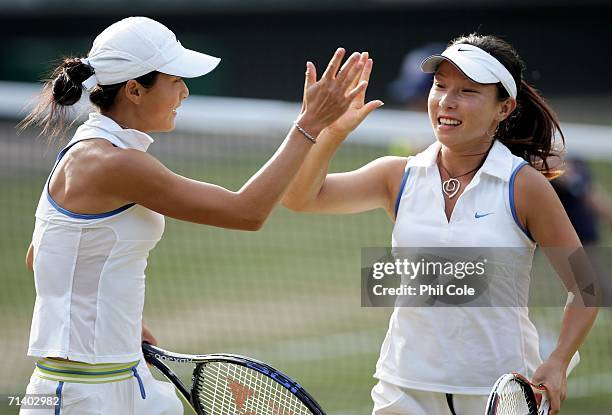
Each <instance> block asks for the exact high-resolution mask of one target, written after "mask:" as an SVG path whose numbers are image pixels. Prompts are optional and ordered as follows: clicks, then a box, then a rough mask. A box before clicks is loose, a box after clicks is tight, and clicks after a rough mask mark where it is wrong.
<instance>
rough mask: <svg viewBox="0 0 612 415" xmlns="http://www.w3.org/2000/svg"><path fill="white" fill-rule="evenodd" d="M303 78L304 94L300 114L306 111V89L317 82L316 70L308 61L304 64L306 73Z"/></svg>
mask: <svg viewBox="0 0 612 415" xmlns="http://www.w3.org/2000/svg"><path fill="white" fill-rule="evenodd" d="M304 78H305V79H304V93H303V96H302V108H301V109H300V114H301V113H303V112H304V111H306V93H307V91H308V87H310V86H311V85H313V84H314V83H315V82H316V81H317V69H316V68H315V66H314V64H313V63H312V62H310V61H308V62H306V73H305V76H304Z"/></svg>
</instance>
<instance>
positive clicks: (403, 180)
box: [395, 168, 410, 219]
mask: <svg viewBox="0 0 612 415" xmlns="http://www.w3.org/2000/svg"><path fill="white" fill-rule="evenodd" d="M409 175H410V168H407V169H406V171H404V177H402V184H400V189H399V193H398V194H397V199H395V218H396V219H397V211H398V210H399V205H400V200H402V193H404V187H405V186H406V181H407V180H408V176H409Z"/></svg>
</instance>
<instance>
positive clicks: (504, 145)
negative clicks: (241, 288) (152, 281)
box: [283, 34, 596, 415]
mask: <svg viewBox="0 0 612 415" xmlns="http://www.w3.org/2000/svg"><path fill="white" fill-rule="evenodd" d="M371 64H372V63H371V60H368V64H367V66H366V67H365V68H364V72H363V75H362V79H363V80H367V79H368V78H369V73H370V70H371ZM523 67H524V64H523V63H522V61H521V59H520V58H519V56H518V54H517V53H516V51H515V50H514V49H513V48H512V46H511V45H509V44H508V43H506V42H505V41H503V40H500V39H499V38H496V37H494V36H482V35H478V34H472V35H469V36H465V37H460V38H458V39H455V40H453V41H452V42H451V43H450V44H449V46H448V48H447V49H446V50H445V51H444V52H443V53H442V54H441V55H434V56H430V57H429V58H427V59H425V60H424V61H423V63H422V66H421V68H422V70H423V71H425V72H432V73H434V81H433V85H432V86H431V90H430V92H429V98H428V112H429V117H430V121H431V124H432V127H433V131H434V134H435V136H436V139H437V140H436V142H435V143H433V144H432V145H431V146H429V147H428V148H427V149H426V150H424V151H423V152H422V153H419V154H418V155H416V156H414V157H408V158H407V159H406V158H401V157H383V158H380V159H377V160H374V161H372V162H371V163H369V164H367V165H365V166H364V167H362V168H360V169H358V170H355V171H351V172H346V173H339V174H328V173H327V170H328V165H329V162H330V160H331V158H332V157H333V154H334V153H335V151H336V150H337V149H338V147H339V146H340V145H341V143H342V142H343V140H344V139H345V138H346V137H347V135H348V134H349V133H350V132H351V131H352V130H353V129H354V128H356V127H357V126H358V125H359V123H360V122H361V121H362V120H363V119H364V118H365V117H366V116H367V115H368V114H369V113H370V112H371V111H372V110H373V109H375V108H376V107H378V106H379V105H380V102H378V101H371V102H368V103H365V101H364V95H363V94H360V95H359V96H358V97H357V98H356V100H355V102H354V103H353V105H352V106H351V109H350V110H349V111H348V112H347V113H346V114H344V115H343V116H342V117H340V118H339V119H338V120H337V121H336V122H335V123H333V124H332V125H331V126H330V127H328V128H326V129H325V130H324V131H323V132H322V133H321V135H320V139H319V145H318V146H317V147H316V149H314V150H313V151H312V152H311V153H310V154H309V155H308V157H307V159H306V161H305V163H304V164H303V166H302V167H301V169H300V171H299V173H298V175H297V176H296V178H295V179H294V181H293V182H292V184H291V186H290V187H289V189H288V191H287V193H286V194H285V196H284V198H283V203H284V205H285V206H287V207H289V208H290V209H293V210H296V211H304V212H324V213H325V212H327V213H356V212H364V211H368V210H372V209H377V208H382V209H385V210H386V211H387V212H388V214H389V216H390V217H391V219H392V220H394V221H395V225H394V228H393V235H392V245H393V246H394V247H432V246H433V247H444V246H447V247H458V246H459V247H460V246H463V247H470V246H471V247H496V246H497V247H517V248H520V249H522V250H523V251H524V252H527V253H528V254H527V255H523V257H522V258H521V259H520V260H517V262H516V263H515V267H516V268H515V270H514V271H515V275H516V278H517V281H521V282H524V281H528V278H529V271H530V268H531V263H532V259H533V252H534V249H535V247H536V244H539V245H541V246H545V247H566V248H570V249H568V251H572V250H573V249H574V248H578V247H580V246H581V245H580V240H579V239H578V237H577V236H576V232H575V231H574V229H573V228H572V225H571V223H570V222H569V220H568V218H567V215H566V213H565V211H564V210H563V207H562V205H561V203H560V202H559V199H558V198H557V196H556V194H555V192H554V190H553V189H552V187H551V185H550V184H549V181H548V180H547V179H548V178H550V177H553V176H554V175H555V172H554V171H553V169H552V168H551V167H550V166H549V164H548V163H547V161H548V159H549V156H550V155H551V154H552V150H551V147H552V146H553V139H554V134H555V132H558V133H560V129H559V124H558V121H557V119H556V116H555V115H554V113H553V112H552V110H551V109H550V108H549V107H548V105H547V104H546V103H545V102H544V100H543V98H542V97H541V96H539V95H538V93H537V92H536V90H535V89H533V88H532V87H531V86H529V85H528V84H527V83H526V82H525V81H524V80H523V79H522V71H523ZM553 265H554V264H553ZM568 289H569V287H568ZM572 289H575V287H572ZM570 297H571V296H570ZM573 301H577V300H576V298H574V299H573V300H572V302H573ZM572 302H570V304H569V307H567V308H566V311H565V313H564V316H563V324H562V328H561V333H560V336H559V339H558V343H557V345H556V348H555V350H554V351H553V353H552V354H551V356H550V357H549V358H548V359H547V360H546V361H545V362H542V360H541V358H540V356H539V353H538V336H537V332H536V329H535V327H534V325H533V324H532V323H531V321H530V320H529V317H528V314H527V308H526V307H512V308H507V307H488V308H476V307H463V308H458V307H447V308H431V307H430V308H426V307H419V308H416V307H411V308H400V307H396V308H395V310H394V312H393V314H392V317H391V321H390V323H389V330H388V332H387V335H386V338H385V340H384V343H383V345H382V349H381V353H380V357H379V360H378V363H377V367H376V373H375V377H376V378H377V379H378V380H379V382H378V383H377V385H376V386H375V387H374V389H373V390H372V397H373V400H374V410H373V414H375V415H383V414H410V415H434V414H440V415H441V414H456V415H474V414H481V413H484V409H485V406H486V397H487V394H488V393H489V391H490V390H491V387H492V385H493V383H494V382H495V380H496V379H497V377H498V376H499V375H501V374H503V373H506V372H509V371H517V372H520V373H526V374H527V375H528V376H530V377H531V379H532V380H533V382H534V383H536V384H540V383H542V384H544V385H545V386H546V388H547V389H548V392H549V394H550V396H551V400H552V402H551V404H552V411H551V413H552V414H556V413H557V411H558V410H559V407H560V402H561V401H562V400H563V399H564V398H565V395H566V380H565V371H566V368H567V366H568V364H569V362H570V359H571V358H572V356H573V355H574V353H575V352H576V350H577V349H578V347H579V345H580V344H581V343H582V342H583V340H584V338H585V336H586V334H587V332H588V331H589V329H590V327H591V325H592V324H593V321H594V319H595V316H596V309H594V308H586V307H573V305H574V304H573V303H572Z"/></svg>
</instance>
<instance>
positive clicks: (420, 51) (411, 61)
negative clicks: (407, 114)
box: [388, 43, 446, 111]
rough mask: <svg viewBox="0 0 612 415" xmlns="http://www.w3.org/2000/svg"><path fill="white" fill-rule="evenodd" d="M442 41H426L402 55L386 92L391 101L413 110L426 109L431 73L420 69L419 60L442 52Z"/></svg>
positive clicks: (443, 47) (443, 46) (431, 78)
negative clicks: (402, 59) (398, 66)
mask: <svg viewBox="0 0 612 415" xmlns="http://www.w3.org/2000/svg"><path fill="white" fill-rule="evenodd" d="M445 47H446V45H445V44H444V43H427V44H425V45H423V46H419V47H418V48H416V49H413V50H411V51H410V52H408V54H407V55H406V56H405V57H404V61H403V62H402V66H401V68H400V73H399V75H398V77H397V78H396V79H395V80H394V81H393V82H391V83H390V84H389V87H388V94H389V97H390V98H391V101H393V103H395V104H398V105H401V106H402V107H404V108H405V109H408V110H413V111H427V96H428V95H429V90H430V89H431V83H432V80H433V74H430V73H423V72H422V71H421V62H422V61H423V60H424V59H425V58H427V57H428V56H430V55H435V54H439V53H442V51H444V49H445Z"/></svg>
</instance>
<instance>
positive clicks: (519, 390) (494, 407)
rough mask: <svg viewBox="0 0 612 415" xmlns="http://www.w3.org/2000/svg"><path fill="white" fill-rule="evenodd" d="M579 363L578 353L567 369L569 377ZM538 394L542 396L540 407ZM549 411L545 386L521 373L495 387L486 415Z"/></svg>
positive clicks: (505, 377) (510, 375)
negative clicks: (533, 381)
mask: <svg viewBox="0 0 612 415" xmlns="http://www.w3.org/2000/svg"><path fill="white" fill-rule="evenodd" d="M578 361H579V359H578V354H577V353H576V354H574V356H573V357H572V360H571V361H570V364H569V365H568V367H567V375H569V374H570V372H571V371H572V370H573V369H574V367H576V365H577V364H578ZM536 393H538V394H542V399H541V401H540V405H539V407H538V403H537V399H536ZM549 410H550V402H549V400H548V396H547V395H546V388H545V387H544V386H541V385H534V384H533V383H531V382H530V381H529V379H527V378H525V377H524V376H523V375H521V374H519V373H507V374H505V375H502V376H501V377H500V378H499V379H497V381H496V382H495V385H493V390H492V391H491V393H490V394H489V399H488V400H487V408H486V410H485V415H548V411H549Z"/></svg>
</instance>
